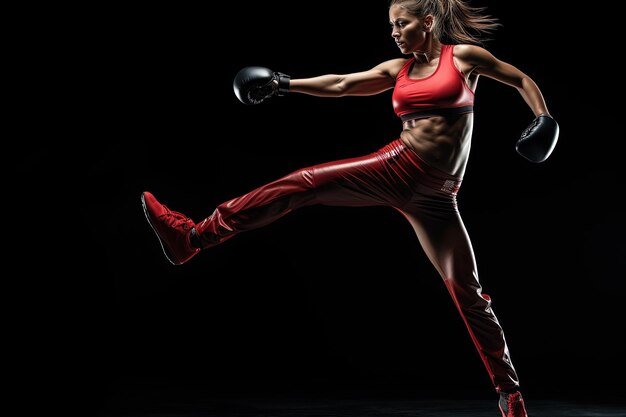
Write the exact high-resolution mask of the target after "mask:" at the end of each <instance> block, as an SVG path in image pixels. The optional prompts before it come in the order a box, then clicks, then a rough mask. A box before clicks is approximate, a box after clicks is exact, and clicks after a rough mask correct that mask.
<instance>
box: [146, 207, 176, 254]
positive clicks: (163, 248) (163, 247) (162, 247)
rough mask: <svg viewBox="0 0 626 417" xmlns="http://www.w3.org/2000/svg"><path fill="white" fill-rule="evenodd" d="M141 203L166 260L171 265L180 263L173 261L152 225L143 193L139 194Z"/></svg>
mask: <svg viewBox="0 0 626 417" xmlns="http://www.w3.org/2000/svg"><path fill="white" fill-rule="evenodd" d="M141 205H142V207H143V213H144V214H145V215H146V219H147V220H148V224H149V225H150V227H151V228H152V231H154V234H155V235H156V236H157V238H158V239H159V243H160V244H161V249H162V250H163V254H164V255H165V257H166V258H167V260H168V261H170V263H171V264H172V265H180V263H179V262H174V260H173V259H172V258H173V256H172V254H171V252H170V251H169V250H168V249H167V247H166V245H165V244H164V243H163V241H162V240H161V236H159V233H158V232H157V230H156V228H155V227H154V224H153V223H152V217H150V213H149V212H148V207H147V206H146V199H145V197H144V195H143V194H141Z"/></svg>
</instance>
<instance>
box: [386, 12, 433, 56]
mask: <svg viewBox="0 0 626 417" xmlns="http://www.w3.org/2000/svg"><path fill="white" fill-rule="evenodd" d="M389 23H390V24H391V37H392V38H393V39H394V40H395V41H396V45H398V48H400V51H401V52H402V53H403V54H411V53H413V52H419V51H423V50H424V48H425V43H426V33H427V32H429V31H430V25H431V24H432V16H426V17H425V18H424V19H423V20H420V19H418V18H417V16H414V15H412V14H410V13H409V12H408V11H407V10H406V9H405V8H403V7H400V6H398V5H394V6H391V7H390V8H389Z"/></svg>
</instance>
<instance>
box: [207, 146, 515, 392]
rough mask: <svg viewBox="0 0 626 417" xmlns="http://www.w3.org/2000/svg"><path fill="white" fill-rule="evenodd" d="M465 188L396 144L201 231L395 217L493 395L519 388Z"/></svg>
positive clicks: (310, 175)
mask: <svg viewBox="0 0 626 417" xmlns="http://www.w3.org/2000/svg"><path fill="white" fill-rule="evenodd" d="M460 185H461V178H458V177H454V176H451V175H449V174H447V173H445V172H443V171H440V170H438V169H436V168H434V167H432V166H429V165H428V164H426V163H425V162H424V161H423V160H422V159H421V158H420V157H419V155H418V154H417V153H415V152H414V151H413V150H412V149H410V148H408V147H407V145H405V144H404V142H403V141H402V140H400V139H396V140H394V141H393V142H391V143H389V144H388V145H386V146H384V147H383V148H381V149H379V150H378V151H376V152H373V153H371V154H369V155H365V156H362V157H357V158H349V159H343V160H338V161H334V162H328V163H323V164H319V165H315V166H311V167H308V168H303V169H300V170H297V171H295V172H292V173H291V174H288V175H286V176H284V177H282V178H279V179H278V180H276V181H273V182H270V183H269V184H266V185H263V186H261V187H259V188H256V189H255V190H252V191H251V192H249V193H247V194H244V195H242V196H240V197H237V198H234V199H232V200H229V201H226V202H224V203H222V204H220V205H219V206H218V207H217V208H216V209H215V211H214V212H213V214H211V216H209V217H207V218H206V219H204V220H203V221H202V222H200V223H199V224H198V225H196V231H197V233H198V234H199V236H200V238H201V240H202V242H203V244H204V247H210V246H214V245H216V244H219V243H222V242H224V241H226V240H227V239H230V238H231V237H233V236H235V235H236V234H237V233H239V232H243V231H247V230H252V229H256V228H259V227H262V226H265V225H267V224H269V223H271V222H273V221H275V220H277V219H279V218H280V217H282V216H284V215H286V214H288V213H289V212H291V211H292V210H295V209H298V208H300V207H304V206H309V205H312V204H324V205H328V206H353V207H356V206H389V207H392V208H394V209H396V210H398V211H399V212H400V213H402V215H403V216H404V217H405V218H406V219H407V220H408V221H409V223H410V224H411V226H413V229H414V230H415V233H416V234H417V238H418V239H419V242H420V244H421V245H422V247H423V248H424V251H425V252H426V254H427V255H428V258H429V259H430V261H431V262H432V264H433V265H434V267H435V268H436V269H437V271H438V272H439V274H440V275H441V277H442V278H443V280H444V283H445V285H446V287H447V288H448V291H449V292H450V295H451V296H452V300H453V301H454V303H455V305H456V306H457V308H458V310H459V312H460V314H461V317H462V318H463V321H464V322H465V324H466V326H467V329H468V330H469V333H470V335H471V338H472V340H473V342H474V344H475V346H476V348H477V349H478V353H479V354H480V357H481V358H482V360H483V363H484V365H485V367H486V369H487V372H488V373H489V376H490V377H491V380H492V382H493V384H494V386H495V388H496V391H498V392H500V391H508V390H511V389H515V388H517V387H518V386H519V382H518V377H517V374H516V372H515V368H514V367H513V365H512V363H511V360H510V357H509V350H508V348H507V344H506V341H505V338H504V333H503V331H502V328H501V326H500V324H499V322H498V319H497V318H496V316H495V314H494V312H493V310H492V308H491V300H490V298H489V296H488V295H486V294H482V287H481V285H480V282H479V280H478V273H477V267H476V261H475V259H474V252H473V249H472V244H471V242H470V239H469V236H468V234H467V230H466V229H465V226H464V224H463V221H462V220H461V216H460V214H459V211H458V208H457V202H456V194H457V191H458V190H459V187H460Z"/></svg>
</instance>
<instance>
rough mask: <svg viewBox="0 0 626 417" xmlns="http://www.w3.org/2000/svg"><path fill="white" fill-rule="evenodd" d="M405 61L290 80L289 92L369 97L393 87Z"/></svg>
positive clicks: (327, 95)
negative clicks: (358, 70) (363, 69)
mask: <svg viewBox="0 0 626 417" xmlns="http://www.w3.org/2000/svg"><path fill="white" fill-rule="evenodd" d="M405 61H406V60H405V59H402V58H399V59H392V60H389V61H385V62H383V63H381V64H379V65H377V66H375V67H374V68H372V69H370V70H367V71H361V72H355V73H351V74H327V75H320V76H318V77H312V78H300V79H292V80H291V82H290V85H289V91H290V92H294V93H303V94H309V95H312V96H318V97H344V96H371V95H374V94H379V93H382V92H383V91H386V90H389V89H391V88H393V87H394V85H395V82H396V75H397V74H398V71H400V68H402V65H403V64H404V62H405Z"/></svg>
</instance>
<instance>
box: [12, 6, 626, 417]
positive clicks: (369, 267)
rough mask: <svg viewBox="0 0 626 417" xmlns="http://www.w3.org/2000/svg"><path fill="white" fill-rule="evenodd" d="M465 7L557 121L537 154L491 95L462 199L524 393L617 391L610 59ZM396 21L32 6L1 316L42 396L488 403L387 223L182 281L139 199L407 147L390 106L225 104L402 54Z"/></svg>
mask: <svg viewBox="0 0 626 417" xmlns="http://www.w3.org/2000/svg"><path fill="white" fill-rule="evenodd" d="M473 4H475V5H485V6H488V12H489V13H491V14H492V15H494V16H496V17H498V18H499V19H500V21H501V23H503V27H502V28H500V29H499V30H498V31H497V32H496V33H495V34H494V35H493V39H492V40H490V41H489V42H488V43H487V44H486V46H487V47H488V49H489V50H490V51H492V52H493V53H494V54H495V55H496V56H497V57H499V58H500V59H502V60H504V61H507V62H510V63H512V64H514V65H516V66H517V67H518V68H520V69H521V70H522V71H524V72H526V73H527V74H528V75H530V76H531V77H532V78H533V79H534V80H535V81H536V82H537V84H538V85H539V87H540V88H541V90H542V92H543V94H544V97H545V98H546V101H547V104H548V107H549V110H550V112H551V113H552V115H553V116H554V117H555V118H556V119H557V121H559V123H560V128H561V134H560V140H559V143H558V145H557V147H556V149H555V151H554V153H553V155H552V156H551V158H550V159H549V160H548V161H546V162H545V163H542V164H531V163H529V162H527V161H525V160H523V159H522V158H521V157H520V156H518V155H517V154H516V153H515V151H514V142H515V140H516V138H517V137H518V136H519V134H520V133H521V131H522V130H523V129H524V128H525V127H526V125H527V124H528V123H529V122H530V121H531V120H532V118H533V115H532V113H531V111H530V110H529V109H528V107H527V106H526V105H525V103H524V102H523V100H522V98H521V97H520V95H519V94H518V92H517V91H516V90H515V89H513V88H510V87H508V86H505V85H503V84H500V83H497V82H495V81H493V80H489V79H486V78H485V79H481V81H480V82H479V85H478V89H477V92H476V103H475V126H474V139H473V145H472V154H471V156H470V161H469V166H468V170H467V173H466V175H465V179H464V182H463V186H462V188H461V191H460V193H459V196H458V199H459V207H460V210H461V214H462V216H463V219H464V221H465V224H466V226H467V228H468V231H469V233H470V236H471V238H472V241H473V245H474V249H475V253H476V256H477V261H478V267H479V275H480V279H481V282H482V284H483V286H484V292H485V293H487V294H489V295H491V297H492V298H493V308H494V311H495V312H496V315H497V316H498V318H499V320H500V322H501V324H502V326H503V328H504V330H505V334H506V337H507V339H508V342H509V347H510V349H511V355H512V359H513V362H514V364H515V365H516V367H517V370H518V372H519V375H520V378H521V382H522V385H523V387H524V388H525V390H526V391H527V392H530V393H532V394H533V395H536V396H540V395H542V394H546V395H547V394H548V393H554V392H564V393H572V392H575V393H585V394H589V395H592V396H593V395H598V396H600V395H601V394H602V393H605V392H607V391H610V390H616V391H619V390H620V389H621V388H620V387H622V388H623V377H622V376H623V373H624V371H625V369H624V365H625V360H624V358H623V353H624V349H625V348H626V343H625V338H624V330H623V318H624V314H623V294H624V270H625V266H626V265H625V258H626V245H625V243H624V233H625V231H626V230H625V229H626V227H625V225H626V222H625V221H624V215H623V212H624V210H623V207H622V205H621V202H620V199H621V190H622V187H621V185H622V184H621V181H620V180H621V176H622V175H621V174H622V170H621V166H620V164H621V162H620V161H621V152H622V150H623V148H624V145H623V140H624V138H623V130H622V129H621V127H620V126H621V123H622V122H621V120H620V119H619V117H623V116H621V115H619V114H618V113H617V107H612V106H611V105H610V104H608V103H607V102H606V101H604V99H601V98H600V97H602V94H604V92H606V93H609V96H613V97H617V98H618V99H619V97H620V95H619V92H620V89H621V90H623V87H621V83H614V82H613V81H612V80H613V79H612V77H613V76H615V75H616V74H618V66H617V64H616V63H611V60H610V59H609V58H610V57H611V53H610V51H611V48H609V47H608V45H607V46H605V45H604V44H599V43H592V42H591V41H590V40H589V36H590V35H589V33H588V30H587V29H586V27H585V23H584V22H581V21H578V20H572V19H570V18H565V17H564V16H563V14H562V13H561V11H559V10H558V9H557V10H553V11H550V10H543V9H541V4H542V3H541V2H539V1H526V2H523V3H519V2H517V3H511V2H496V1H480V2H474V3H473ZM48 12H50V13H51V15H54V16H59V17H58V18H57V19H54V22H51V21H50V20H47V13H48ZM387 13H388V12H387V4H386V2H376V3H374V2H372V3H371V4H370V3H368V4H364V3H363V2H356V1H336V2H331V1H318V2H315V3H310V4H277V3H274V2H254V3H252V2H246V1H244V2H236V3H232V4H224V5H214V6H211V7H210V8H209V7H207V6H202V7H199V6H191V5H178V4H171V5H167V4H159V3H155V4H150V5H145V6H141V7H139V6H128V5H125V6H122V5H112V4H102V5H100V6H99V7H96V6H93V5H91V6H89V8H88V9H83V10H76V9H72V10H59V9H54V10H50V11H46V10H38V11H37V13H36V16H37V17H38V18H39V19H41V20H42V21H46V23H47V24H46V26H45V27H46V28H47V27H50V29H49V30H44V31H42V32H43V33H39V34H37V35H36V36H32V38H31V37H30V36H31V35H32V34H30V33H28V30H26V29H25V30H24V31H23V35H24V38H25V39H27V40H29V48H28V49H29V55H30V56H29V58H30V59H31V60H32V62H33V64H32V65H28V66H26V65H24V67H23V68H21V67H20V65H22V64H19V63H16V64H17V65H16V68H17V69H18V72H19V71H21V70H23V71H24V74H26V75H27V76H28V77H29V78H30V81H31V82H30V84H29V85H30V86H35V87H34V88H32V90H28V92H27V93H25V94H23V95H22V96H21V97H20V99H19V100H17V101H16V105H15V107H14V108H13V109H12V110H13V111H14V114H16V115H20V114H24V113H28V114H29V115H33V114H37V115H38V117H35V118H32V117H24V119H25V120H24V121H23V122H21V123H20V124H21V127H22V130H21V131H20V134H19V135H16V136H15V137H16V141H15V144H14V145H13V146H14V148H12V149H15V152H12V153H11V155H17V157H16V158H11V162H13V163H16V166H15V167H14V171H13V172H15V173H16V175H15V177H16V178H20V179H21V181H9V182H10V183H11V185H13V184H17V185H18V186H17V187H15V189H13V188H10V191H11V192H13V193H15V197H16V198H15V201H19V202H23V203H26V204H24V205H23V206H24V207H22V205H20V206H19V207H20V210H22V211H21V212H20V218H21V219H22V220H18V219H16V220H9V221H8V223H12V224H11V226H15V225H21V224H22V223H20V222H23V221H24V220H23V219H28V220H27V221H26V223H27V224H28V227H27V228H26V232H25V231H24V229H23V228H22V227H21V226H20V227H18V229H19V231H18V232H16V234H17V235H18V236H21V237H22V238H24V240H25V242H23V243H22V242H21V239H20V240H18V241H19V242H20V245H19V246H20V248H24V250H19V249H18V251H17V252H18V254H17V255H16V257H15V258H13V259H14V260H16V261H17V264H18V265H20V266H21V268H20V269H19V271H20V272H18V273H12V276H16V277H17V278H18V279H17V280H16V281H17V282H18V283H19V284H20V287H19V289H18V290H17V291H15V292H13V294H14V295H13V297H12V298H13V299H14V300H19V307H17V308H16V309H15V310H14V313H13V314H14V316H15V317H16V318H19V319H20V320H11V323H14V324H15V326H14V330H15V331H16V335H17V337H15V338H13V339H12V340H14V341H15V342H16V344H15V346H16V347H17V351H18V352H19V353H24V352H26V356H27V358H28V359H25V360H23V361H22V360H20V361H18V366H21V367H23V368H28V369H29V371H28V372H24V374H25V375H26V378H27V379H29V380H30V381H31V382H32V381H36V382H35V383H36V384H38V385H46V384H48V386H50V387H55V388H59V390H58V393H56V394H55V395H56V396H55V401H60V402H61V403H65V404H66V405H67V404H75V405H78V404H80V407H83V409H84V412H85V414H86V415H90V413H93V414H96V413H98V412H99V411H102V410H105V409H107V407H109V408H110V407H112V405H111V404H113V403H114V399H115V398H119V396H120V395H122V396H123V393H124V392H126V390H128V389H129V388H128V387H129V386H135V387H136V386H140V387H142V386H143V387H150V386H153V385H154V384H165V385H172V386H179V387H180V386H187V385H188V384H191V385H193V386H202V387H208V388H207V390H208V391H209V392H222V391H224V392H226V391H229V390H231V391H233V392H236V391H238V390H240V391H241V390H244V389H249V390H251V391H252V392H255V390H258V391H257V392H261V391H262V390H263V389H267V390H268V391H269V392H272V389H273V387H275V386H285V385H287V386H296V385H297V384H303V385H307V386H310V385H312V386H316V387H318V388H317V389H320V390H324V388H323V387H329V388H328V389H329V390H330V389H331V388H330V387H331V386H333V384H344V385H345V386H351V387H358V386H359V384H374V385H376V386H387V387H391V388H390V390H391V391H393V389H396V387H397V386H402V385H403V384H406V385H407V386H411V387H416V388H415V392H419V389H421V388H422V387H423V388H428V389H435V390H437V389H439V390H443V391H455V390H458V391H459V392H462V391H463V390H478V391H479V392H482V393H491V392H492V388H491V385H490V381H489V379H488V377H487V374H486V372H485V370H484V368H483V366H482V363H481V361H480V358H479V356H478V355H477V353H476V351H475V349H474V347H473V345H472V343H471V339H470V338H469V335H468V333H467V330H466V329H465V327H464V325H463V323H462V321H461V319H460V317H459V315H458V313H457V312H456V310H455V308H454V305H453V304H452V301H451V299H450V298H449V295H448V293H447V291H446V290H445V287H444V285H443V283H442V281H441V279H440V277H439V276H438V275H437V274H436V271H435V270H434V268H432V266H431V265H430V264H429V263H428V261H427V259H426V257H425V255H424V254H423V252H422V250H421V248H420V246H419V243H418V242H417V240H416V238H415V236H414V234H413V231H412V229H411V228H410V227H409V225H408V224H407V223H406V221H405V220H404V219H403V218H401V217H400V216H399V215H398V214H397V213H396V212H395V211H393V210H389V209H384V208H340V207H322V206H315V207H307V208H304V209H301V210H299V211H297V212H293V213H291V214H290V215H288V216H286V217H284V218H282V219H280V220H279V221H277V222H275V223H273V224H272V225H270V226H268V227H266V228H263V229H258V230H255V231H251V232H248V233H245V234H242V235H240V236H238V237H236V238H234V239H232V240H230V241H228V242H226V243H225V244H223V245H221V246H219V247H216V248H213V249H211V250H210V251H206V252H203V253H201V254H200V255H198V256H197V257H195V258H194V259H193V260H192V261H190V262H189V263H187V264H185V265H184V266H178V267H175V266H172V265H170V264H169V263H168V262H167V261H166V259H165V258H164V256H163V255H162V253H161V249H160V246H159V244H158V242H157V239H156V237H155V236H154V234H153V232H152V230H151V229H150V227H149V226H148V223H147V222H146V220H145V218H144V214H143V211H142V208H141V204H140V195H141V192H142V191H144V190H149V191H151V192H153V193H154V194H155V195H156V196H157V198H159V199H160V200H161V202H163V203H165V204H166V205H168V207H170V208H172V209H174V210H177V211H181V212H183V213H185V214H187V215H189V216H190V217H192V218H193V219H194V220H196V221H199V220H201V219H203V218H204V217H206V216H208V215H209V214H210V213H211V212H212V210H213V208H214V207H215V206H216V205H217V204H219V203H221V202H222V201H224V200H226V199H230V198H232V197H236V196H238V195H240V194H243V193H245V192H247V191H249V190H250V189H252V187H256V186H258V185H261V184H264V183H266V182H268V181H270V180H272V179H275V178H277V177H278V176H282V175H283V174H286V173H288V172H291V171H292V170H295V169H297V168H300V167H303V166H306V165H311V164H315V163H320V162H325V161H330V160H334V159H338V158H344V157H350V156H356V155H361V154H364V153H367V152H371V151H373V150H376V149H378V148H379V147H380V146H382V145H384V144H386V143H387V142H389V141H390V140H392V139H395V138H396V137H397V135H398V133H399V131H400V129H401V125H400V123H399V121H398V119H397V117H396V116H395V114H394V113H393V109H392V106H391V92H390V91H389V92H386V93H383V94H381V95H379V96H373V97H345V98H337V99H328V98H317V97H311V96H304V95H297V94H293V95H289V96H287V97H278V98H274V99H272V100H270V101H268V102H266V103H263V104H262V105H259V106H245V105H243V104H241V103H240V102H239V101H237V99H236V97H235V95H234V94H233V90H232V80H233V78H234V76H235V74H236V73H237V71H238V70H239V69H241V68H242V67H244V66H248V65H263V66H268V67H270V68H272V69H275V70H279V71H282V72H285V73H288V74H290V75H291V76H292V77H294V78H301V77H307V76H314V75H319V74H324V73H348V72H353V71H360V70H364V69H368V68H370V67H372V66H374V65H376V64H378V63H380V62H382V61H384V60H387V59H391V58H395V57H399V56H400V54H399V52H398V50H397V48H396V46H395V45H394V43H393V41H392V39H391V37H390V28H389V24H388V14H387ZM76 14H78V15H79V16H80V17H79V18H72V17H68V16H75V15H76ZM25 54H26V53H25ZM22 111H24V112H22ZM33 119H34V120H33ZM16 120H20V121H21V119H20V118H19V117H17V118H16ZM11 219H13V217H11ZM22 285H23V287H22ZM377 384H378V385H377ZM320 387H321V388H320ZM398 389H401V388H398ZM411 389H413V388H411ZM211 390H214V391H211ZM220 390H222V391H220ZM382 390H383V388H381V392H382ZM55 392H57V390H55Z"/></svg>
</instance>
